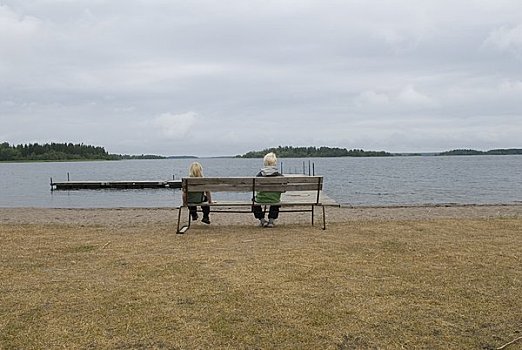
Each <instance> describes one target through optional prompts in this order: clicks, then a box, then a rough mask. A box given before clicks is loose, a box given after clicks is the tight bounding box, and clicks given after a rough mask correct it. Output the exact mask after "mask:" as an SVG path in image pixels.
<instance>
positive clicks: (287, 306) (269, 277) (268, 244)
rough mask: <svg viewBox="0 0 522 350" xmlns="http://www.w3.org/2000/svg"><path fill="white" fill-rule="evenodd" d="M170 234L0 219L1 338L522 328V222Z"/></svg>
mask: <svg viewBox="0 0 522 350" xmlns="http://www.w3.org/2000/svg"><path fill="white" fill-rule="evenodd" d="M172 232H173V231H172V227H171V226H168V225H164V224H156V225H153V224H151V225H145V226H137V227H133V226H128V227H117V228H115V227H111V226H104V225H96V226H94V225H66V224H43V225H38V224H23V225H15V224H0V241H1V246H0V252H1V255H0V259H1V272H0V293H1V301H0V348H1V349H48V348H67V349H75V348H81V349H98V348H113V349H377V348H380V349H402V348H405V349H413V348H421V349H495V348H497V347H500V346H502V345H503V344H506V343H508V342H510V341H512V340H514V339H516V338H518V337H520V336H522V312H521V310H522V249H521V247H522V244H521V238H522V218H496V219H449V220H446V219H444V220H443V219H440V220H415V221H413V220H412V221H381V222H379V221H353V222H347V223H334V224H331V225H330V227H329V229H328V230H327V231H325V232H323V231H322V230H320V229H319V228H314V227H311V226H300V225H288V226H284V227H277V228H275V229H273V230H269V229H258V228H255V227H250V226H241V225H231V226H229V227H227V226H225V227H203V226H197V227H194V228H192V229H191V230H190V231H189V232H190V233H189V234H186V235H175V234H173V233H172ZM521 347H522V341H516V342H514V343H513V344H511V345H509V346H506V349H520V348H521Z"/></svg>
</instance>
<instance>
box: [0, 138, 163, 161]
mask: <svg viewBox="0 0 522 350" xmlns="http://www.w3.org/2000/svg"><path fill="white" fill-rule="evenodd" d="M163 158H165V157H163V156H157V155H144V154H142V155H121V154H110V153H108V152H107V151H106V150H105V148H103V147H99V146H90V145H84V144H83V143H82V144H73V143H46V144H43V145H40V144H38V143H33V144H31V143H30V144H23V145H16V146H15V145H12V146H11V145H10V144H9V143H8V142H4V143H1V144H0V161H72V160H121V159H163Z"/></svg>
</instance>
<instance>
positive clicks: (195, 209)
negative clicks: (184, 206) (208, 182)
mask: <svg viewBox="0 0 522 350" xmlns="http://www.w3.org/2000/svg"><path fill="white" fill-rule="evenodd" d="M206 201H207V196H203V202H206ZM188 209H189V213H190V215H191V216H192V217H194V216H197V215H198V207H197V206H195V205H194V206H192V205H190V206H189V207H188ZM201 211H202V212H203V217H204V218H208V215H209V214H210V207H209V206H208V205H202V206H201Z"/></svg>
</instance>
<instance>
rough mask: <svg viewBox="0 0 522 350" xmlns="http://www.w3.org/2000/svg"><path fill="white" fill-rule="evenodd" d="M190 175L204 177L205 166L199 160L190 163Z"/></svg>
mask: <svg viewBox="0 0 522 350" xmlns="http://www.w3.org/2000/svg"><path fill="white" fill-rule="evenodd" d="M189 176H190V177H203V167H202V166H201V164H199V163H198V162H194V163H192V164H190V169H189Z"/></svg>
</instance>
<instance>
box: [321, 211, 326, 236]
mask: <svg viewBox="0 0 522 350" xmlns="http://www.w3.org/2000/svg"><path fill="white" fill-rule="evenodd" d="M321 207H323V230H326V211H325V209H324V205H321Z"/></svg>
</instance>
